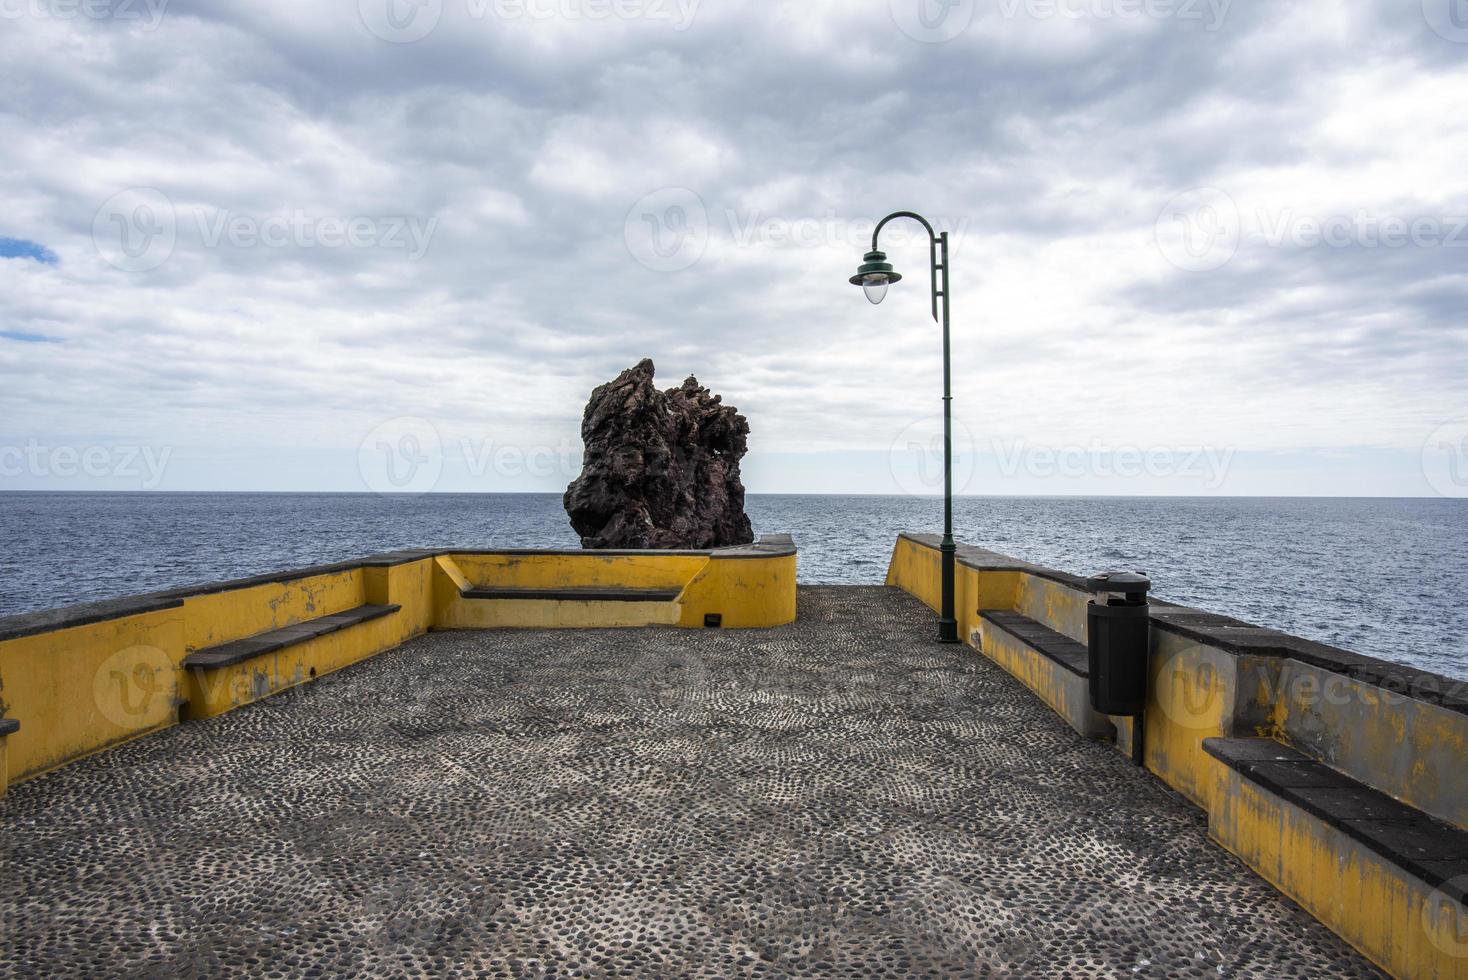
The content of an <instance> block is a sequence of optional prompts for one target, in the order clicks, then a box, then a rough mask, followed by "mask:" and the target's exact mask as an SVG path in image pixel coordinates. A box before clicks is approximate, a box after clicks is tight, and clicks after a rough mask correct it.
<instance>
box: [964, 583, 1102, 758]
mask: <svg viewBox="0 0 1468 980" xmlns="http://www.w3.org/2000/svg"><path fill="white" fill-rule="evenodd" d="M977 646H978V648H979V650H980V652H982V653H983V654H984V656H986V657H988V658H989V659H990V660H993V661H994V662H995V663H997V664H999V666H1001V667H1003V668H1004V669H1005V670H1006V671H1008V672H1009V673H1010V674H1012V675H1013V676H1014V677H1015V678H1016V679H1017V680H1019V682H1020V683H1022V684H1024V685H1025V686H1026V687H1028V688H1029V689H1030V690H1032V691H1034V692H1035V693H1036V694H1037V695H1039V697H1040V698H1041V700H1043V701H1044V702H1045V703H1046V704H1048V705H1050V707H1052V708H1054V709H1055V711H1056V712H1057V713H1058V714H1059V715H1060V716H1061V717H1062V718H1064V719H1065V720H1066V721H1067V722H1069V723H1070V726H1071V727H1072V728H1074V729H1075V730H1076V731H1077V732H1079V733H1080V734H1082V735H1084V736H1086V737H1087V738H1098V739H1107V740H1110V739H1114V738H1115V737H1116V726H1115V725H1114V724H1113V723H1112V722H1111V720H1110V719H1108V718H1107V717H1106V716H1105V715H1102V714H1099V713H1097V712H1096V711H1095V710H1094V709H1093V708H1092V707H1091V690H1090V688H1091V682H1090V674H1091V670H1090V656H1089V654H1088V653H1087V651H1086V646H1085V644H1083V643H1080V642H1078V641H1076V640H1074V639H1072V638H1071V637H1069V636H1066V635H1065V634H1064V633H1059V632H1056V631H1055V630H1053V629H1051V628H1050V627H1048V626H1046V625H1045V624H1044V623H1039V622H1036V621H1035V620H1033V619H1030V618H1029V617H1028V616H1025V615H1022V614H1020V613H1017V612H1011V611H1009V610H1007V609H981V610H979V629H978V643H977Z"/></svg>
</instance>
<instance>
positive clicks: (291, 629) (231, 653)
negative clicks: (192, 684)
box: [184, 606, 402, 670]
mask: <svg viewBox="0 0 1468 980" xmlns="http://www.w3.org/2000/svg"><path fill="white" fill-rule="evenodd" d="M401 608H402V607H401V606H358V607H356V608H355V609H348V610H346V611H345V612H339V613H332V614H331V615H330V616H321V617H319V618H317V619H308V620H306V621H305V622H302V623H295V624H294V625H291V626H282V627H281V628H279V629H273V630H267V631H266V632H264V633H256V634H255V635H254V636H248V637H245V638H244V639H242V640H231V641H230V642H228V643H221V644H219V645H218V646H212V647H204V648H203V649H200V650H195V651H194V652H193V653H191V654H189V655H188V656H187V657H185V658H184V666H185V667H189V668H198V669H201V670H214V669H218V668H220V667H232V666H234V665H236V664H240V663H244V662H245V661H246V660H251V659H253V658H255V657H260V656H264V655H265V654H267V653H275V652H276V651H278V650H284V649H285V648H287V647H291V646H295V645H296V644H297V643H305V642H306V641H307V640H315V639H317V638H319V637H323V636H327V635H329V634H331V633H336V632H338V631H340V630H344V629H348V628H350V627H352V626H357V625H359V624H361V623H368V622H371V621H372V620H374V619H381V618H382V617H384V616H391V615H392V614H393V613H395V612H397V611H398V610H400V609H401Z"/></svg>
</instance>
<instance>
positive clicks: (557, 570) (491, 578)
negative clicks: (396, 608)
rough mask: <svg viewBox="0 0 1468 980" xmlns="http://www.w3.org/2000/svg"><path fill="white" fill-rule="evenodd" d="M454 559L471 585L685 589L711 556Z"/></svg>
mask: <svg viewBox="0 0 1468 980" xmlns="http://www.w3.org/2000/svg"><path fill="white" fill-rule="evenodd" d="M444 557H451V558H452V560H453V562H454V564H456V565H457V566H458V568H459V570H460V571H461V572H463V573H464V577H465V578H466V579H467V580H468V581H469V583H470V584H471V585H475V586H482V585H494V586H498V587H500V588H507V589H534V588H542V589H559V588H574V587H581V588H618V589H681V588H683V586H684V585H685V584H687V583H688V581H689V580H690V579H692V578H693V576H694V575H696V574H698V572H699V570H700V569H702V568H703V566H704V565H705V564H707V563H708V561H709V558H708V556H707V555H648V554H636V555H598V554H595V553H586V552H564V553H553V554H498V555H496V554H482V555H452V556H444Z"/></svg>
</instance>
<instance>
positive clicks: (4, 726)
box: [0, 718, 20, 738]
mask: <svg viewBox="0 0 1468 980" xmlns="http://www.w3.org/2000/svg"><path fill="white" fill-rule="evenodd" d="M18 731H20V722H18V721H16V720H15V719H14V718H0V738H4V737H5V736H6V735H14V734H15V733H16V732H18Z"/></svg>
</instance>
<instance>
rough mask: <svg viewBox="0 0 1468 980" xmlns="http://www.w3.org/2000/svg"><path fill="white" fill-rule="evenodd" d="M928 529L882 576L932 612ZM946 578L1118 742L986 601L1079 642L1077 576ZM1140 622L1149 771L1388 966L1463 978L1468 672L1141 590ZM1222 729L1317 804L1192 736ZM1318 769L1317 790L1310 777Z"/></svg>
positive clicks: (1063, 700) (1023, 677)
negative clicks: (1362, 650)
mask: <svg viewBox="0 0 1468 980" xmlns="http://www.w3.org/2000/svg"><path fill="white" fill-rule="evenodd" d="M938 541H939V539H938V538H937V537H936V536H933V535H903V536H901V537H900V538H899V539H898V541H897V543H896V545H895V547H894V549H893V553H892V562H891V565H890V567H889V570H888V575H887V583H888V585H891V586H895V587H898V588H901V589H904V590H906V591H907V592H910V593H911V594H913V595H914V596H916V597H918V598H919V599H921V600H922V601H923V602H924V603H926V604H927V605H928V606H929V608H931V609H934V610H936V609H937V608H938V606H939V601H940V587H941V577H940V552H939V551H938ZM1092 571H1096V572H1100V571H1109V569H1093V570H1092ZM954 585H955V599H956V606H957V608H956V610H955V615H956V617H957V619H958V622H959V628H960V635H961V636H963V637H965V638H966V639H967V640H968V642H969V643H970V644H971V645H972V646H974V647H975V648H976V649H978V650H980V652H982V653H983V655H984V656H986V657H988V658H990V659H992V660H993V661H995V662H996V663H997V664H999V665H1000V666H1001V667H1003V668H1004V669H1005V670H1006V671H1007V672H1009V673H1010V674H1012V675H1014V676H1015V677H1016V678H1017V679H1018V680H1019V681H1020V682H1022V683H1024V684H1025V685H1026V686H1027V687H1029V688H1030V689H1031V690H1032V691H1034V692H1035V693H1036V694H1037V695H1038V696H1039V697H1041V698H1042V699H1043V700H1044V701H1045V702H1046V703H1047V704H1049V705H1050V706H1051V707H1052V708H1054V709H1055V710H1056V712H1057V713H1059V714H1060V715H1062V716H1063V717H1064V718H1065V719H1066V721H1068V722H1069V723H1070V724H1071V725H1072V726H1073V727H1075V728H1076V729H1077V730H1078V731H1080V732H1082V733H1083V734H1086V735H1089V736H1090V737H1093V738H1103V739H1114V740H1115V742H1116V744H1117V747H1118V748H1119V749H1121V750H1123V751H1126V752H1127V753H1128V754H1130V753H1131V752H1132V749H1133V744H1132V737H1133V733H1132V728H1133V721H1132V719H1130V718H1111V719H1109V722H1110V727H1112V728H1113V729H1114V734H1113V735H1108V734H1107V730H1106V729H1107V727H1108V726H1107V725H1106V724H1105V722H1106V721H1108V719H1104V718H1103V717H1102V716H1099V715H1096V714H1095V712H1094V711H1092V710H1091V708H1090V704H1089V700H1088V699H1087V698H1084V697H1081V696H1080V694H1081V692H1083V691H1084V687H1083V686H1082V685H1083V683H1084V682H1083V681H1080V682H1078V677H1077V676H1076V675H1075V674H1074V673H1071V674H1068V673H1067V671H1066V669H1065V668H1064V666H1063V665H1062V663H1061V662H1060V660H1057V658H1056V657H1055V656H1052V655H1047V654H1046V653H1044V652H1043V651H1042V650H1040V649H1039V648H1038V647H1036V646H1034V645H1033V644H1029V643H1026V642H1025V641H1023V640H1022V639H1019V638H1017V637H1016V636H1015V635H1014V634H1013V633H1011V632H1006V631H1005V630H1004V629H1002V628H1000V625H1001V624H1002V623H1004V622H1007V621H1008V620H1006V617H1005V616H1004V615H997V616H996V615H994V614H995V613H1000V614H1017V615H1018V616H1021V617H1024V618H1025V619H1027V620H1030V621H1033V622H1034V623H1035V624H1038V625H1039V626H1042V627H1044V628H1045V630H1048V631H1052V632H1051V633H1050V634H1049V635H1052V636H1056V637H1058V638H1057V639H1056V640H1055V642H1054V643H1053V644H1052V646H1062V645H1063V643H1064V639H1063V638H1068V639H1069V640H1073V641H1076V642H1077V643H1080V644H1084V643H1085V641H1086V629H1087V626H1086V606H1087V603H1088V602H1089V600H1090V596H1089V595H1088V594H1087V592H1086V589H1085V580H1084V579H1082V578H1080V577H1077V576H1074V575H1069V574H1066V573H1063V572H1058V571H1055V570H1053V569H1047V568H1042V567H1039V566H1036V565H1032V564H1029V563H1026V562H1023V561H1019V560H1017V559H1014V558H1010V557H1007V556H1005V555H1001V554H996V553H994V552H989V551H984V550H982V549H978V548H971V547H964V546H960V548H959V554H958V567H957V574H956V578H955V583H954ZM982 613H988V614H989V615H988V616H985V615H981V614H982ZM1152 626H1153V628H1152V648H1151V650H1150V652H1149V670H1148V674H1149V689H1148V693H1147V701H1146V711H1145V713H1144V715H1143V721H1142V726H1141V741H1142V746H1141V748H1142V751H1141V757H1142V760H1143V763H1144V765H1145V766H1146V768H1147V769H1148V770H1150V771H1151V772H1152V773H1154V774H1155V775H1156V776H1157V777H1158V778H1160V779H1162V780H1163V781H1164V782H1165V783H1167V784H1168V785H1169V786H1171V787H1172V788H1174V789H1176V790H1177V791H1179V792H1181V793H1182V794H1184V795H1185V796H1187V797H1188V798H1189V799H1191V800H1192V801H1193V802H1194V803H1196V804H1197V805H1198V806H1200V807H1202V808H1204V809H1205V810H1207V811H1208V814H1209V826H1210V832H1211V833H1212V835H1213V837H1214V838H1215V839H1216V840H1218V841H1219V842H1220V843H1221V844H1223V845H1224V846H1225V847H1227V848H1228V849H1229V850H1231V851H1233V852H1234V853H1235V854H1237V855H1238V856H1239V857H1241V858H1243V859H1244V860H1245V861H1247V862H1248V863H1249V864H1251V865H1252V866H1253V867H1255V868H1256V869H1258V870H1259V872H1260V873H1261V874H1262V875H1263V876H1264V877H1265V878H1267V879H1268V880H1269V881H1270V882H1272V883H1273V884H1275V885H1276V886H1277V887H1278V888H1280V889H1281V890H1282V891H1284V892H1285V893H1286V894H1288V895H1290V896H1291V897H1292V898H1294V899H1295V900H1296V901H1297V902H1299V904H1300V905H1302V906H1303V907H1304V908H1306V909H1308V910H1309V911H1310V912H1311V913H1312V914H1314V915H1315V916H1316V917H1317V918H1319V919H1320V920H1321V921H1322V922H1324V923H1325V924H1326V925H1328V926H1330V927H1331V928H1332V929H1333V930H1335V931H1336V932H1337V933H1338V934H1340V935H1341V936H1342V937H1343V938H1345V939H1346V940H1347V941H1348V942H1350V943H1352V944H1353V945H1354V946H1356V948H1358V949H1360V950H1361V951H1362V952H1363V953H1365V954H1366V955H1367V956H1369V957H1370V958H1371V959H1373V960H1374V961H1376V962H1377V963H1378V964H1380V965H1381V966H1382V967H1384V968H1385V969H1387V970H1388V971H1390V972H1392V973H1394V974H1395V975H1398V976H1403V977H1408V976H1410V977H1461V978H1468V908H1465V906H1464V904H1463V901H1462V893H1463V890H1464V888H1465V887H1468V834H1465V833H1463V831H1464V830H1465V829H1468V779H1465V778H1464V776H1463V773H1464V772H1468V684H1464V683H1460V682H1456V681H1453V680H1451V679H1449V678H1445V677H1441V676H1438V675H1434V674H1429V673H1426V672H1423V671H1419V670H1416V669H1414V668H1410V667H1406V666H1404V665H1399V664H1390V663H1386V662H1383V661H1379V660H1372V659H1371V658H1367V657H1361V656H1358V655H1356V654H1352V653H1349V652H1348V651H1344V650H1337V649H1334V648H1331V647H1328V646H1325V645H1323V644H1319V643H1314V642H1312V641H1308V640H1303V639H1300V638H1299V637H1292V636H1288V635H1287V634H1283V633H1280V632H1278V631H1275V630H1269V629H1264V628H1261V627H1257V626H1252V625H1250V624H1248V623H1241V622H1238V621H1237V620H1232V619H1229V618H1227V617H1223V616H1218V615H1214V614H1212V613H1207V612H1204V611H1202V610H1198V609H1189V608H1186V607H1183V606H1176V605H1172V604H1170V603H1164V602H1157V603H1154V605H1153V607H1152ZM1037 642H1038V641H1037ZM1052 652H1053V651H1052ZM1060 659H1061V660H1063V659H1064V658H1060ZM1220 739H1222V740H1234V742H1235V744H1243V745H1244V746H1245V747H1246V748H1248V747H1254V746H1257V747H1259V748H1260V749H1263V750H1264V751H1265V752H1266V754H1267V753H1268V749H1269V747H1270V746H1275V747H1278V748H1279V749H1280V751H1281V752H1282V753H1289V756H1288V758H1289V759H1290V760H1298V761H1288V762H1271V763H1265V764H1264V767H1263V769H1262V770H1261V771H1263V772H1267V771H1268V767H1269V766H1271V765H1273V766H1287V767H1288V766H1294V767H1296V768H1294V769H1286V770H1285V771H1286V772H1294V773H1295V774H1296V775H1299V774H1301V773H1305V774H1306V775H1308V776H1309V777H1310V778H1307V779H1304V780H1303V782H1304V783H1305V784H1307V785H1306V788H1304V789H1303V790H1295V791H1293V792H1299V793H1302V794H1303V795H1304V796H1305V797H1306V798H1309V799H1311V800H1312V801H1315V802H1317V803H1318V806H1315V808H1314V809H1315V812H1307V811H1306V810H1303V809H1301V808H1300V807H1299V806H1296V805H1294V804H1292V803H1291V802H1290V801H1289V799H1288V794H1289V792H1292V791H1287V790H1283V789H1278V788H1276V789H1274V790H1271V788H1270V784H1269V782H1268V779H1265V778H1264V777H1260V778H1261V779H1262V780H1263V781H1254V780H1252V779H1251V778H1250V777H1246V776H1243V775H1241V773H1240V772H1239V771H1237V770H1236V769H1234V768H1231V767H1230V766H1229V765H1226V764H1225V763H1224V762H1221V761H1220V759H1219V758H1216V757H1214V756H1213V755H1210V752H1209V751H1208V749H1207V748H1206V747H1205V742H1210V741H1211V740H1220ZM1312 766H1313V767H1315V768H1308V767H1312ZM1246 768H1247V767H1246ZM1307 768H1308V772H1307ZM1316 779H1318V780H1320V785H1321V786H1322V787H1326V789H1325V791H1324V792H1321V791H1318V790H1312V789H1310V788H1309V785H1310V784H1312V782H1313V780H1316ZM1311 793H1319V795H1318V797H1317V796H1310V794H1311ZM1341 828H1350V829H1351V834H1349V835H1348V834H1346V833H1344V832H1343V831H1342V829H1341ZM1362 841H1371V842H1373V843H1372V844H1370V845H1365V844H1363V843H1362Z"/></svg>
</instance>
